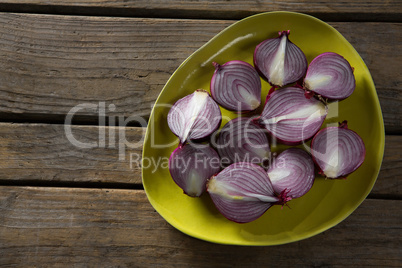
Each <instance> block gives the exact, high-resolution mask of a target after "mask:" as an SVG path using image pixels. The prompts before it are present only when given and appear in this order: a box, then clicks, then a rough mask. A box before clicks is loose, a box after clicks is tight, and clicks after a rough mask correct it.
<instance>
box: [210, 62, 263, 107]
mask: <svg viewBox="0 0 402 268" xmlns="http://www.w3.org/2000/svg"><path fill="white" fill-rule="evenodd" d="M213 64H214V66H215V72H214V74H213V76H212V79H211V84H210V88H211V95H212V98H213V99H214V100H215V101H216V102H217V103H219V104H220V105H221V106H222V107H224V108H226V109H228V110H230V111H237V112H249V111H253V110H255V109H257V108H258V107H259V106H260V104H261V80H260V77H259V75H258V73H257V71H256V70H255V69H254V67H253V66H251V65H250V64H248V63H247V62H244V61H240V60H233V61H228V62H226V63H225V64H223V65H219V64H218V63H216V62H214V63H213Z"/></svg>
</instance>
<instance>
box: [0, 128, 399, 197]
mask: <svg viewBox="0 0 402 268" xmlns="http://www.w3.org/2000/svg"><path fill="white" fill-rule="evenodd" d="M102 129H104V132H105V134H104V135H103V134H102V133H101V139H100V138H99V133H100V132H99V130H101V131H102ZM123 130H124V131H123ZM144 130H145V129H141V128H135V127H130V128H125V129H123V128H118V127H105V128H101V129H99V128H97V127H95V126H72V135H73V137H74V139H76V140H78V141H79V142H82V143H85V144H90V143H96V144H97V146H94V148H80V147H79V146H78V147H77V145H75V144H73V143H71V142H70V141H69V139H68V138H67V136H66V133H65V129H64V127H63V126H62V125H51V124H10V123H0V183H1V182H2V183H7V184H13V183H14V184H15V183H17V184H18V182H24V183H26V184H27V185H38V184H40V185H46V184H48V185H49V184H53V185H58V184H59V183H63V185H68V183H70V184H71V183H76V184H78V185H80V184H88V185H90V184H91V183H99V185H100V186H101V184H105V183H106V184H107V183H109V184H114V185H115V186H116V187H129V186H130V185H131V184H141V153H142V144H143V143H142V142H143V134H145V131H144ZM123 134H124V135H125V137H123ZM113 135H114V139H111V140H112V142H111V141H110V139H109V138H110V137H113ZM102 140H103V143H104V145H102ZM125 141H127V144H128V145H127V146H124V143H125ZM385 144H386V147H385V155H384V160H383V164H382V167H381V170H380V174H379V177H378V179H377V182H376V184H375V186H374V188H373V190H372V192H371V193H372V194H373V195H380V196H389V197H400V195H401V193H402V191H401V188H402V183H401V178H402V165H401V161H400V160H401V159H402V155H401V151H402V136H386V142H385ZM120 155H121V156H122V159H120V160H119V156H120ZM103 187H107V185H104V186H103Z"/></svg>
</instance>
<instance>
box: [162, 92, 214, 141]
mask: <svg viewBox="0 0 402 268" xmlns="http://www.w3.org/2000/svg"><path fill="white" fill-rule="evenodd" d="M221 120H222V114H221V111H220V109H219V106H218V104H217V103H216V102H215V101H214V100H213V99H212V98H211V97H210V96H209V94H208V92H206V91H205V90H196V91H195V92H194V93H192V94H190V95H187V96H185V97H184V98H182V99H180V100H178V101H177V102H176V103H175V104H174V105H173V106H172V108H171V109H170V111H169V113H168V116H167V122H168V125H169V128H170V130H171V131H172V132H173V133H174V134H175V135H176V136H177V137H179V139H180V144H184V143H185V142H186V141H187V140H197V139H201V138H205V137H207V136H209V135H210V134H212V133H213V132H214V131H215V130H216V129H217V128H218V127H219V125H220V123H221Z"/></svg>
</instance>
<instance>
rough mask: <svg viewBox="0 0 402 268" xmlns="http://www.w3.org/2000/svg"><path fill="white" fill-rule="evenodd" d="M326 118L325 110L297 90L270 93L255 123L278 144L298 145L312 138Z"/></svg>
mask: <svg viewBox="0 0 402 268" xmlns="http://www.w3.org/2000/svg"><path fill="white" fill-rule="evenodd" d="M326 116H327V106H326V105H325V104H324V103H323V102H321V101H319V100H317V99H315V98H314V97H310V96H308V95H307V94H305V91H304V90H303V89H301V88H298V87H287V88H283V89H278V90H276V91H273V92H271V93H270V94H269V95H268V96H267V101H266V103H265V106H264V110H263V111H262V113H261V116H260V117H259V118H258V119H256V122H257V123H258V124H260V125H262V126H264V127H265V128H266V129H267V130H268V131H269V132H270V133H271V134H272V135H273V136H274V137H276V138H277V139H278V141H279V142H282V143H284V144H288V145H297V144H300V143H302V142H303V141H306V140H308V139H310V138H312V137H313V136H314V134H315V133H317V131H318V130H319V129H320V127H321V125H322V123H323V122H324V120H325V117H326Z"/></svg>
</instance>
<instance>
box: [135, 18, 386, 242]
mask: <svg viewBox="0 0 402 268" xmlns="http://www.w3.org/2000/svg"><path fill="white" fill-rule="evenodd" d="M281 30H290V37H289V38H290V40H291V41H292V42H293V43H295V44H296V45H297V46H299V47H300V48H301V49H302V50H303V52H304V53H305V54H306V57H307V60H308V61H309V62H310V61H311V60H312V59H313V58H314V57H315V56H317V55H318V54H320V53H323V52H328V51H332V52H336V53H339V54H341V55H343V56H344V57H345V58H346V59H347V60H348V61H349V62H350V64H351V65H352V66H353V67H354V73H355V77H356V85H357V86H356V89H355V91H354V93H353V94H352V96H350V97H349V98H347V99H346V100H343V101H341V102H339V103H334V104H331V105H330V107H329V115H328V117H327V119H326V121H325V123H324V126H328V125H333V124H335V123H337V122H338V121H343V120H345V119H347V120H348V124H349V128H350V129H353V130H355V131H356V132H357V133H358V134H359V135H360V136H361V137H362V138H363V140H364V142H365V145H366V151H367V152H366V159H365V161H364V163H363V165H362V166H361V167H360V168H359V169H358V170H357V171H356V172H354V173H353V174H351V175H350V176H349V177H348V178H347V179H346V180H325V179H323V178H320V177H317V178H316V180H315V183H314V185H313V188H312V189H311V190H310V191H309V192H308V193H307V194H306V195H305V196H303V197H301V198H298V199H294V200H292V201H290V202H289V206H290V207H291V209H289V208H287V207H284V208H282V209H281V207H280V206H274V207H272V208H270V209H269V210H268V211H267V212H266V213H265V214H264V215H263V216H262V217H260V218H259V219H257V220H255V221H253V222H251V223H247V224H238V223H234V222H231V221H229V220H227V219H226V218H224V217H223V216H222V215H221V214H220V213H219V212H218V210H217V209H216V208H215V206H214V204H213V203H212V201H211V199H210V197H209V196H208V194H207V193H205V194H204V195H203V196H202V197H201V198H191V197H188V196H186V195H185V194H183V192H182V190H181V189H180V188H179V187H178V186H177V185H176V184H175V183H174V182H173V180H172V178H171V177H170V174H169V170H168V168H167V163H168V158H169V156H170V154H171V152H172V151H173V150H174V149H175V148H176V147H177V145H178V139H177V137H176V136H174V135H173V134H172V132H171V131H170V130H169V127H168V125H167V121H166V116H167V113H168V111H169V108H170V107H171V105H173V104H174V103H175V102H176V101H177V100H178V99H179V98H182V97H184V96H185V95H188V94H190V93H192V92H193V91H194V90H195V89H199V88H202V89H205V90H209V83H210V79H211V77H212V74H213V71H214V68H213V66H212V61H215V62H218V63H221V64H223V63H225V62H227V61H230V60H243V61H246V62H248V63H250V64H253V51H254V48H255V46H256V45H257V44H258V43H260V42H261V41H263V40H264V39H267V38H273V37H276V36H277V33H278V31H281ZM262 84H263V92H262V95H263V98H264V99H265V95H266V94H267V92H268V89H269V85H268V84H267V83H266V82H265V81H263V82H262ZM222 113H223V117H224V119H223V121H222V125H221V127H222V126H223V125H224V124H225V123H226V122H227V121H228V120H229V119H230V118H234V117H236V115H235V114H234V113H231V112H228V111H226V110H224V109H222ZM307 146H308V145H306V147H307ZM301 147H303V146H301ZM283 148H285V147H283V146H273V147H272V150H273V151H280V150H282V149H283ZM383 152H384V123H383V119H382V114H381V108H380V105H379V101H378V97H377V93H376V90H375V87H374V83H373V80H372V78H371V75H370V72H369V70H368V69H367V67H366V65H365V63H364V62H363V60H362V59H361V58H360V56H359V54H358V53H357V52H356V50H355V49H354V48H353V47H352V45H351V44H349V42H348V41H347V40H346V39H345V38H344V37H343V36H342V35H341V34H340V33H339V32H337V31H336V30H335V29H334V28H332V27H331V26H329V25H328V24H326V23H324V22H322V21H320V20H318V19H316V18H314V17H311V16H308V15H304V14H299V13H291V12H269V13H262V14H258V15H254V16H251V17H248V18H246V19H243V20H241V21H239V22H237V23H235V24H233V25H231V26H230V27H228V28H226V29H225V30H224V31H222V32H221V33H219V34H218V35H217V36H215V37H214V38H212V39H211V40H210V41H209V42H208V43H206V44H205V45H204V46H202V47H201V48H200V49H198V50H197V51H196V52H195V53H193V54H192V55H191V56H190V57H189V58H188V59H187V60H186V61H185V62H183V64H181V66H180V67H179V68H178V69H177V70H176V71H175V73H174V74H173V75H172V76H171V78H170V79H169V81H168V82H167V84H166V85H165V87H164V89H163V90H162V92H161V94H160V95H159V98H158V100H157V102H156V104H155V107H154V109H153V111H152V113H151V117H150V120H149V126H148V129H147V132H146V137H145V143H144V149H143V168H142V179H143V184H144V188H145V191H146V194H147V196H148V199H149V201H150V203H151V204H152V206H153V207H154V208H155V209H156V211H158V212H159V214H160V215H161V216H162V217H163V218H164V219H165V220H166V221H168V222H169V223H170V224H171V225H173V226H174V227H176V228H177V229H179V230H180V231H182V232H184V233H186V234H188V235H190V236H193V237H196V238H199V239H203V240H207V241H210V242H215V243H223V244H236V245H277V244H284V243H289V242H293V241H297V240H301V239H305V238H308V237H311V236H313V235H316V234H318V233H320V232H323V231H325V230H327V229H329V228H331V227H333V226H335V225H336V224H338V223H339V222H341V221H342V220H344V219H345V218H346V217H347V216H349V215H350V214H351V213H352V212H353V211H354V210H355V209H356V208H357V207H358V206H359V205H360V203H361V202H363V200H364V199H365V198H366V196H367V195H368V194H369V192H370V191H371V189H372V187H373V185H374V183H375V181H376V179H377V175H378V172H379V170H380V166H381V162H382V157H383Z"/></svg>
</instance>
